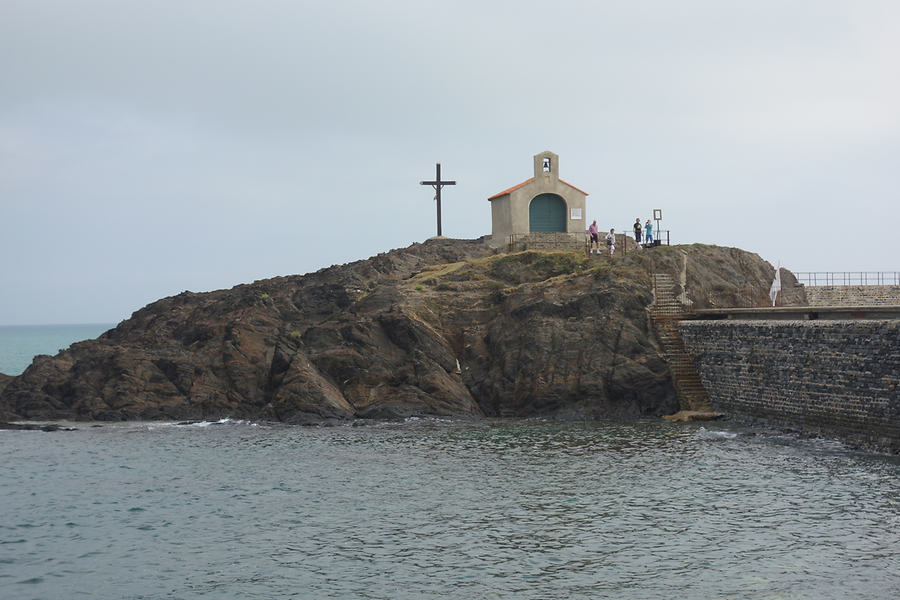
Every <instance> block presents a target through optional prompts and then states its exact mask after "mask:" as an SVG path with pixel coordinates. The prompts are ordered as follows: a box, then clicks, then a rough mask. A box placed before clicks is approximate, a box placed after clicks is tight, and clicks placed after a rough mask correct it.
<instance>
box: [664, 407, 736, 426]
mask: <svg viewBox="0 0 900 600" xmlns="http://www.w3.org/2000/svg"><path fill="white" fill-rule="evenodd" d="M724 416H725V413H720V412H704V411H698V410H681V411H678V412H677V413H675V414H674V415H663V419H665V420H667V421H673V422H678V421H681V422H686V423H687V422H691V421H716V420H718V419H721V418H722V417H724Z"/></svg>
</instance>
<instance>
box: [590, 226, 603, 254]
mask: <svg viewBox="0 0 900 600" xmlns="http://www.w3.org/2000/svg"><path fill="white" fill-rule="evenodd" d="M588 233H589V234H590V235H591V254H593V253H594V246H596V247H597V254H600V230H599V229H598V228H597V219H594V222H593V223H591V226H590V227H588Z"/></svg>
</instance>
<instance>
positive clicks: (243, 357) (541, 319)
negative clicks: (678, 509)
mask: <svg viewBox="0 0 900 600" xmlns="http://www.w3.org/2000/svg"><path fill="white" fill-rule="evenodd" d="M685 257H687V258H685ZM597 260H598V259H592V258H589V257H585V255H584V254H583V253H578V252H523V253H518V254H497V253H496V250H494V249H491V248H490V247H488V246H486V245H485V244H483V243H480V242H479V241H477V240H447V239H436V240H429V241H428V242H426V243H424V244H414V245H413V246H410V247H409V248H405V249H400V250H394V251H391V252H388V253H384V254H380V255H378V256H375V257H373V258H370V259H368V260H363V261H358V262H355V263H350V264H347V265H342V266H333V267H330V268H327V269H322V270H320V271H318V272H316V273H312V274H309V275H303V276H290V277H277V278H274V279H269V280H265V281H258V282H255V283H253V284H247V285H239V286H237V287H235V288H233V289H231V290H220V291H215V292H209V293H202V294H196V293H191V292H184V293H182V294H179V295H177V296H173V297H169V298H165V299H162V300H159V301H157V302H155V303H153V304H151V305H149V306H147V307H145V308H143V309H141V310H139V311H137V312H135V313H134V314H133V315H132V317H131V318H130V319H128V320H126V321H123V322H122V323H120V324H119V325H118V326H117V327H116V328H114V329H111V330H110V331H108V332H106V333H105V334H103V335H102V336H100V337H99V338H98V339H96V340H90V341H85V342H80V343H78V344H74V345H73V346H72V347H71V348H69V349H68V350H65V351H63V352H61V353H59V354H58V355H56V356H54V357H50V356H38V357H36V358H35V360H34V362H33V363H32V365H31V366H30V367H29V368H28V369H27V370H26V371H25V372H24V373H23V374H22V375H20V376H18V377H15V378H11V379H8V380H6V381H4V382H2V383H5V387H3V388H2V390H0V419H2V420H14V419H44V420H46V419H73V420H158V419H177V420H183V419H198V418H222V417H233V418H247V419H266V420H277V421H284V422H289V423H299V424H317V423H331V422H341V421H347V420H351V419H395V418H405V417H410V416H434V417H453V418H482V417H520V418H527V417H545V418H553V419H608V418H613V419H618V418H623V419H624V418H641V417H648V416H661V415H666V414H672V413H674V412H677V411H678V408H679V406H678V400H677V398H676V396H675V390H674V387H673V385H672V381H671V378H670V375H669V371H668V368H667V366H666V363H665V361H664V359H663V358H662V356H661V355H660V353H659V350H658V348H657V346H656V345H655V342H654V341H653V340H652V334H651V333H650V327H649V322H648V317H647V310H646V309H647V307H648V306H649V305H650V303H651V302H652V301H653V291H652V285H651V280H650V277H649V276H648V274H649V273H650V272H652V271H653V270H654V269H656V270H659V269H666V270H668V271H671V272H673V273H676V274H677V275H678V276H681V275H682V274H683V273H682V272H683V271H685V270H686V277H687V280H688V281H690V280H691V278H693V280H695V281H701V282H703V281H706V282H712V281H713V280H714V279H715V280H716V281H715V283H716V285H719V286H720V287H722V285H725V286H726V287H727V286H728V285H733V286H734V287H737V286H738V285H739V284H740V285H744V284H746V282H747V281H748V280H752V281H751V283H752V285H754V286H756V287H761V288H762V289H767V288H768V284H769V282H771V277H772V274H773V273H774V271H773V269H772V267H771V265H768V263H765V262H764V261H762V259H760V258H759V257H758V256H757V255H755V254H750V253H746V252H742V251H739V250H734V249H722V248H715V247H709V246H690V247H685V248H684V249H677V248H657V249H654V250H648V251H645V252H634V253H630V254H629V255H628V256H627V257H625V259H624V260H617V261H614V262H613V263H607V262H602V263H600V262H596V261H597ZM685 265H687V267H686V266H685ZM719 280H721V281H719ZM738 280H739V281H738ZM709 285H712V283H709Z"/></svg>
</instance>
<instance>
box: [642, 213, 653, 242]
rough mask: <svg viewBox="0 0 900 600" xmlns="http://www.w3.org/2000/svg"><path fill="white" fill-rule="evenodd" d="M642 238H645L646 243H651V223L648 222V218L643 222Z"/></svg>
mask: <svg viewBox="0 0 900 600" xmlns="http://www.w3.org/2000/svg"><path fill="white" fill-rule="evenodd" d="M644 239H645V240H647V243H648V244H652V243H653V223H651V222H650V219H647V222H646V223H644Z"/></svg>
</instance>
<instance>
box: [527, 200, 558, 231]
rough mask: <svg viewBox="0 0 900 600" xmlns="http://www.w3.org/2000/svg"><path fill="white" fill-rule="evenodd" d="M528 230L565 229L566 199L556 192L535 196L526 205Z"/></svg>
mask: <svg viewBox="0 0 900 600" xmlns="http://www.w3.org/2000/svg"><path fill="white" fill-rule="evenodd" d="M528 223H529V231H531V232H532V233H534V232H538V231H562V232H565V231H566V201H565V200H563V199H562V198H560V197H559V196H557V195H556V194H540V195H539V196H535V197H534V199H533V200H532V201H531V204H530V205H529V207H528Z"/></svg>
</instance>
